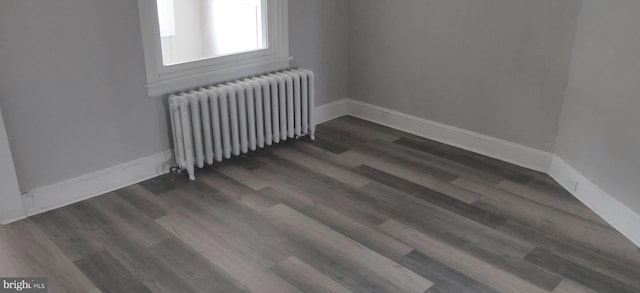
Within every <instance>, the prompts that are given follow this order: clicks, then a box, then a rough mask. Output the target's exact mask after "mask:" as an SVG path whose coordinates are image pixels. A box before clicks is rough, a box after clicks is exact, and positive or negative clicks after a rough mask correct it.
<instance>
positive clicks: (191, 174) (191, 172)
mask: <svg viewBox="0 0 640 293" xmlns="http://www.w3.org/2000/svg"><path fill="white" fill-rule="evenodd" d="M187 173H189V180H191V181H193V180H196V170H195V168H194V166H193V165H192V166H190V167H187Z"/></svg>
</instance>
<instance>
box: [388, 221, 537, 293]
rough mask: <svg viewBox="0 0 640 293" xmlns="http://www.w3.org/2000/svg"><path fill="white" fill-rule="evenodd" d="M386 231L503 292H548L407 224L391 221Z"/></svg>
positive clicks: (418, 249)
mask: <svg viewBox="0 0 640 293" xmlns="http://www.w3.org/2000/svg"><path fill="white" fill-rule="evenodd" d="M380 229H381V230H382V231H384V232H385V233H387V234H389V235H390V236H393V237H395V238H398V239H400V240H402V241H403V242H405V243H406V244H408V245H409V246H411V247H413V248H415V249H416V250H417V251H420V252H421V253H423V254H425V255H428V256H429V257H431V258H433V259H436V260H438V261H439V262H441V263H443V264H445V265H447V266H449V267H451V268H453V269H455V270H456V271H458V272H460V273H462V274H465V275H467V276H469V277H471V278H473V279H475V280H477V281H479V282H481V283H484V284H486V285H488V286H490V287H492V288H494V289H496V290H498V291H502V292H529V293H534V292H546V291H545V290H543V289H541V288H539V287H537V286H535V285H533V284H531V283H529V282H527V281H525V280H523V279H521V278H518V277H516V276H515V275H513V274H511V273H509V272H506V271H504V270H501V269H499V268H496V267H495V266H493V265H491V264H490V263H487V262H485V261H483V260H480V259H478V258H476V257H474V256H472V255H470V254H468V253H465V252H464V251H460V250H458V249H456V248H453V247H451V246H449V245H447V244H446V243H444V242H441V241H439V240H437V239H435V238H433V237H430V236H428V235H425V234H422V233H420V232H418V231H416V230H414V229H412V228H410V227H408V226H406V225H403V224H401V223H399V222H396V221H394V220H389V221H387V222H385V223H384V224H382V225H381V226H380Z"/></svg>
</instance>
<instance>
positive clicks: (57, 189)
mask: <svg viewBox="0 0 640 293" xmlns="http://www.w3.org/2000/svg"><path fill="white" fill-rule="evenodd" d="M172 162H173V158H172V153H171V151H166V152H162V153H158V154H154V155H151V156H148V157H144V158H141V159H138V160H135V161H131V162H128V163H125V164H122V165H118V166H115V167H111V168H107V169H104V170H100V171H97V172H94V173H90V174H87V175H83V176H80V177H76V178H73V179H70V180H67V181H63V182H59V183H55V184H52V185H49V186H45V187H41V188H37V189H35V190H32V191H31V192H29V193H27V194H25V195H24V196H23V202H24V207H25V213H26V214H25V217H29V216H33V215H36V214H40V213H43V212H46V211H49V210H53V209H56V208H59V207H62V206H66V205H69V204H72V203H75V202H79V201H82V200H85V199H88V198H92V197H95V196H98V195H101V194H104V193H107V192H111V191H114V190H117V189H120V188H123V187H126V186H129V185H131V184H135V183H138V182H141V181H144V180H147V179H151V178H154V177H156V176H159V175H162V174H165V173H167V172H169V167H170V165H171V163H172ZM19 219H20V218H17V219H14V220H19Z"/></svg>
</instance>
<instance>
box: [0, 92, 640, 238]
mask: <svg viewBox="0 0 640 293" xmlns="http://www.w3.org/2000/svg"><path fill="white" fill-rule="evenodd" d="M315 115H316V121H317V123H323V122H326V121H329V120H332V119H335V118H338V117H341V116H345V115H351V116H354V117H358V118H361V119H364V120H368V121H371V122H374V123H378V124H381V125H385V126H388V127H391V128H394V129H398V130H401V131H405V132H409V133H412V134H415V135H418V136H421V137H425V138H429V139H433V140H436V141H439V142H442V143H445V144H448V145H453V146H456V147H460V148H463V149H466V150H469V151H472V152H476V153H479V154H483V155H486V156H489V157H492V158H496V159H499V160H503V161H506V162H510V163H513V164H516V165H519V166H522V167H525V168H529V169H533V170H536V171H540V172H543V173H548V174H549V175H550V176H551V177H553V178H554V179H555V180H557V181H558V182H559V183H560V184H561V185H562V186H563V187H564V188H565V189H567V190H568V191H570V192H571V193H572V194H573V195H574V196H575V197H576V198H577V199H579V200H580V201H582V202H583V203H584V204H585V205H586V206H588V207H589V208H590V209H592V210H593V211H594V212H595V213H597V214H598V215H599V216H601V217H602V218H603V219H604V220H605V221H607V222H608V223H609V224H611V226H613V227H614V228H616V229H617V230H618V231H620V232H621V233H622V234H623V235H625V236H626V237H627V238H629V239H630V240H631V241H632V242H633V243H635V244H636V245H637V246H638V247H640V229H638V227H637V226H638V223H640V215H638V214H637V213H635V212H633V211H632V210H631V209H629V208H628V207H626V206H625V205H624V204H622V203H620V202H619V201H617V200H616V199H615V198H613V197H612V196H611V195H609V194H608V193H606V192H605V191H603V190H602V189H600V188H599V187H598V186H597V185H595V184H594V183H592V182H591V181H590V180H588V179H587V178H586V177H585V176H584V175H582V174H581V173H580V172H578V171H577V170H575V169H574V168H573V167H571V166H570V165H569V164H567V163H566V162H565V161H563V160H562V159H561V158H559V157H558V156H556V155H553V154H551V153H549V152H545V151H541V150H538V149H534V148H530V147H526V146H523V145H520V144H516V143H513V142H509V141H506V140H502V139H498V138H495V137H491V136H487V135H483V134H480V133H476V132H473V131H469V130H465V129H461V128H457V127H453V126H450V125H446V124H442V123H438V122H435V121H431V120H427V119H423V118H419V117H415V116H411V115H408V114H404V113H401V112H398V111H394V110H391V109H387V108H383V107H379V106H375V105H371V104H367V103H363V102H360V101H355V100H351V99H343V100H339V101H335V102H332V103H328V104H324V105H321V106H318V107H316V109H315ZM172 161H173V159H172V152H171V151H166V152H162V153H158V154H154V155H151V156H148V157H145V158H141V159H138V160H134V161H131V162H128V163H125V164H122V165H118V166H115V167H111V168H107V169H104V170H101V171H97V172H94V173H91V174H87V175H84V176H80V177H77V178H73V179H70V180H67V181H63V182H60V183H56V184H52V185H49V186H46V187H42V188H38V189H35V190H33V191H31V192H29V193H28V194H25V195H24V196H23V204H24V208H25V215H24V216H20V217H17V218H14V219H12V220H9V221H6V222H3V223H2V224H3V225H4V224H8V223H10V222H13V221H18V220H21V219H24V218H26V217H29V216H33V215H36V214H39V213H43V212H46V211H49V210H53V209H56V208H59V207H62V206H66V205H69V204H72V203H75V202H79V201H82V200H85V199H89V198H92V197H95V196H98V195H101V194H105V193H108V192H111V191H114V190H117V189H120V188H123V187H126V186H129V185H131V184H135V183H138V182H141V181H144V180H147V179H150V178H154V177H156V176H159V175H162V174H166V173H167V172H169V167H170V165H171V163H172ZM576 183H577V185H576Z"/></svg>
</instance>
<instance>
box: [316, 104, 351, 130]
mask: <svg viewBox="0 0 640 293" xmlns="http://www.w3.org/2000/svg"><path fill="white" fill-rule="evenodd" d="M347 101H348V100H347V99H342V100H338V101H335V102H331V103H328V104H324V105H320V106H317V107H316V110H315V114H316V123H318V124H320V123H323V122H327V121H329V120H333V119H336V118H338V117H341V116H344V115H347V114H348V113H347Z"/></svg>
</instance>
